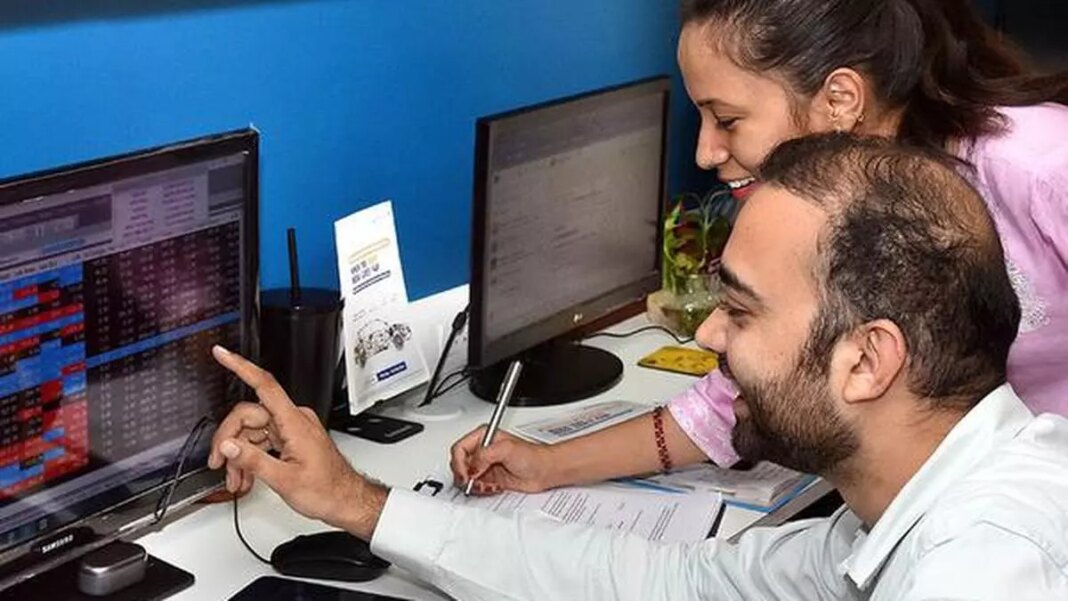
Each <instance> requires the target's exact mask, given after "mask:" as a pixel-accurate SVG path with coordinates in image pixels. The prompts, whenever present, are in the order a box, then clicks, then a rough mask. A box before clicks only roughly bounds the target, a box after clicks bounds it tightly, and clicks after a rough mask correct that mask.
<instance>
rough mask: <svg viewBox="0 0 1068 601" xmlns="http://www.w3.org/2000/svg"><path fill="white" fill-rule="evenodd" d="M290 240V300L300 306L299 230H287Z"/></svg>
mask: <svg viewBox="0 0 1068 601" xmlns="http://www.w3.org/2000/svg"><path fill="white" fill-rule="evenodd" d="M286 237H287V238H288V239H289V300H290V301H292V303H293V304H294V305H299V304H300V267H299V266H298V265H297V230H295V229H293V228H289V229H288V230H286Z"/></svg>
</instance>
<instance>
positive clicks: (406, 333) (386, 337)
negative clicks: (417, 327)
mask: <svg viewBox="0 0 1068 601" xmlns="http://www.w3.org/2000/svg"><path fill="white" fill-rule="evenodd" d="M411 339H412V329H411V328H410V327H408V325H407V324H403V323H394V324H392V325H390V324H389V323H387V322H386V321H385V320H383V319H378V318H374V319H372V320H370V321H368V322H367V323H365V324H363V325H362V326H360V329H359V330H357V331H356V343H355V345H353V349H352V352H353V355H354V357H355V359H356V362H357V363H359V364H360V367H364V366H366V365H367V361H368V360H369V359H370V358H371V357H374V356H375V355H377V354H378V353H381V352H382V351H385V350H387V349H389V347H390V346H392V347H393V348H395V349H397V350H401V349H403V348H404V343H405V342H407V341H409V340H411Z"/></svg>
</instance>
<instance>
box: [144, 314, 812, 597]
mask: <svg viewBox="0 0 1068 601" xmlns="http://www.w3.org/2000/svg"><path fill="white" fill-rule="evenodd" d="M647 324H648V322H647V320H646V319H645V317H644V316H640V317H636V318H633V319H630V320H627V321H625V322H623V323H621V324H619V325H617V326H615V327H613V328H611V329H610V331H614V332H628V331H631V330H634V329H636V328H638V327H640V326H642V325H647ZM589 344H591V345H596V346H600V347H602V348H605V349H608V350H611V351H612V352H614V353H615V354H616V355H617V356H619V358H620V359H622V361H623V365H624V375H623V380H622V381H621V382H620V383H619V384H618V385H616V387H615V388H613V389H611V390H609V391H608V392H606V393H604V394H602V395H600V396H598V397H594V398H592V399H589V400H587V401H583V403H595V402H599V401H605V400H612V399H625V400H630V401H637V402H644V403H650V404H653V403H661V402H664V401H665V400H667V399H668V398H670V397H671V396H672V395H674V394H676V393H678V392H680V391H682V390H684V389H685V388H686V387H687V386H689V385H690V384H692V383H693V382H694V378H692V377H689V376H682V375H676V374H670V373H667V372H661V371H655V370H650V369H646V368H641V367H637V366H636V365H635V364H636V362H637V360H638V359H639V358H640V357H642V356H644V355H645V354H647V353H649V352H651V351H652V350H654V349H656V348H659V347H660V346H663V345H666V344H674V341H673V340H672V339H671V338H670V337H668V336H667V335H666V334H664V333H661V332H655V331H651V332H644V333H641V334H638V335H635V336H633V337H630V338H626V339H613V338H603V337H602V338H595V339H591V340H590V341H589ZM418 396H419V395H418V394H416V395H412V396H409V397H405V398H400V399H397V400H394V401H391V402H389V403H386V404H384V405H383V407H382V408H380V409H376V412H379V413H383V414H388V415H395V416H398V417H407V416H405V415H404V412H405V408H404V407H405V404H411V403H412V402H413V401H414V400H415V398H416V397H418ZM435 403H442V404H448V405H451V406H457V407H461V408H462V409H463V411H464V412H463V414H462V415H461V416H460V417H459V418H456V419H453V420H450V421H438V422H434V421H425V422H424V423H425V426H426V429H425V430H424V431H423V432H422V433H420V434H418V435H416V436H414V437H412V438H409V439H407V440H405V441H402V442H399V443H396V444H393V445H382V444H377V443H373V442H368V441H364V440H361V439H357V438H355V437H352V436H349V435H347V434H342V433H336V432H335V433H333V437H334V440H335V441H336V442H337V444H338V446H339V447H340V449H341V451H342V452H343V453H344V454H345V456H346V457H348V458H349V460H350V461H351V462H352V464H353V466H355V467H356V468H357V469H359V470H360V471H362V472H364V473H366V474H368V475H370V476H371V477H374V478H377V479H378V480H381V481H382V482H384V483H386V484H388V485H390V486H397V487H405V488H410V487H411V486H413V485H414V483H415V482H416V481H417V480H419V479H421V478H422V477H424V476H425V475H427V474H428V473H429V472H431V471H432V470H433V469H435V468H437V467H440V466H444V465H447V462H448V449H449V447H450V446H451V445H452V443H453V442H454V441H455V440H456V439H457V438H459V437H460V436H461V435H462V434H464V433H466V432H468V431H469V430H471V429H473V428H475V427H477V426H478V425H479V424H482V423H485V422H486V421H488V420H489V417H490V413H491V410H492V408H493V407H492V405H491V404H490V403H486V402H484V401H481V400H479V399H477V398H475V397H474V396H473V395H471V394H470V392H469V391H468V390H467V388H466V386H461V387H458V388H456V389H455V390H453V391H452V392H450V393H449V394H448V395H446V396H444V397H442V398H440V399H438V400H436V401H435ZM575 406H578V405H567V406H564V407H556V408H537V409H533V408H532V409H511V410H509V411H508V412H507V413H506V414H505V418H504V422H503V423H502V425H503V426H504V427H507V426H508V425H509V424H510V423H521V422H525V421H529V420H531V419H534V418H539V417H546V416H550V415H553V414H554V413H557V412H560V411H567V410H570V409H573V408H574V407H575ZM649 444H652V433H651V432H650V434H649ZM817 486H819V487H820V488H819V490H810V491H809V494H808V495H806V497H808V500H807V502H805V503H800V504H798V503H794V504H791V507H789V508H786V509H787V511H785V512H784V511H780V512H777V515H767V514H763V513H759V512H755V511H747V510H744V509H738V508H735V507H729V508H728V509H727V511H726V513H725V514H724V517H723V521H722V523H721V525H720V530H719V536H720V537H731V536H733V535H735V534H736V533H738V532H740V531H741V530H743V529H745V528H746V527H748V526H750V525H751V524H753V523H754V522H756V521H757V520H761V523H762V524H768V523H770V522H775V521H779V522H781V521H784V520H785V519H786V518H787V517H788V516H789V515H792V514H793V513H796V512H797V511H800V510H801V509H803V507H804V506H807V504H808V503H811V502H812V501H814V500H815V499H817V498H819V497H820V496H822V494H823V492H826V491H827V490H828V488H827V487H826V486H825V485H817ZM240 517H241V526H242V532H243V534H244V535H245V538H246V539H247V540H248V541H249V544H251V545H252V547H253V548H254V549H256V550H257V551H258V552H259V553H260V554H261V555H263V556H265V557H266V556H269V555H270V553H271V550H272V549H274V547H275V546H277V545H278V544H280V543H283V542H285V541H287V540H289V539H291V538H293V537H294V536H296V535H298V534H302V533H309V532H316V531H320V530H324V529H326V527H325V526H323V525H322V524H320V523H318V522H314V521H311V520H307V519H304V518H302V517H300V516H298V515H297V514H295V513H294V512H293V511H291V510H290V509H289V508H288V507H286V506H285V504H284V503H282V501H281V500H280V499H279V498H278V497H277V496H276V495H275V494H274V493H272V492H270V491H269V490H267V489H266V488H265V487H263V486H261V485H259V484H257V485H256V487H255V488H254V489H253V490H252V492H251V493H250V494H249V495H248V496H246V497H245V498H244V499H242V500H241V501H240ZM138 542H140V543H141V544H143V545H144V546H145V547H146V548H147V549H148V551H149V553H151V554H153V555H156V556H157V557H160V558H162V559H164V560H166V561H168V562H171V563H173V564H175V565H177V566H178V567H181V568H182V569H185V570H188V571H190V572H192V573H193V574H194V575H195V576H196V584H194V585H193V586H192V587H191V588H189V589H186V590H185V591H183V592H181V593H179V594H178V595H177V596H175V597H173V599H175V601H192V600H198V601H200V600H203V601H209V600H210V601H217V600H220V599H226V598H228V597H229V596H230V595H232V594H234V593H236V592H237V591H238V590H240V589H241V588H242V587H244V586H245V585H246V584H248V583H249V582H252V581H253V580H254V579H256V578H257V577H259V576H263V575H268V574H272V573H273V572H272V570H271V569H270V567H268V566H266V565H263V564H261V563H260V562H259V561H258V560H256V559H255V558H254V557H252V556H251V555H249V553H248V551H247V550H245V548H244V547H243V546H242V545H241V542H240V541H239V540H238V539H237V536H236V535H235V534H234V527H233V519H232V508H231V504H230V503H226V504H221V505H213V506H208V507H203V508H200V509H198V510H195V511H193V512H192V513H191V514H190V515H186V516H184V517H182V518H181V519H177V520H175V521H173V522H171V523H166V524H165V525H164V527H163V528H162V530H159V531H156V532H152V533H149V534H147V535H145V536H143V537H141V538H140V540H139V541H138ZM331 584H333V585H335V586H340V587H344V588H351V589H355V590H365V591H369V592H374V593H379V594H386V595H393V596H396V597H401V598H409V599H418V600H442V599H446V598H447V597H445V596H444V595H442V594H441V593H439V592H437V591H436V590H435V589H433V588H431V587H429V586H427V585H425V584H422V583H421V582H419V581H417V580H415V579H414V578H412V577H411V576H409V575H408V574H407V573H406V572H405V571H403V570H401V569H399V568H395V567H394V568H391V569H390V570H389V571H388V572H387V573H386V575H384V576H383V577H381V578H379V579H377V580H375V581H372V582H367V583H360V584H346V583H331Z"/></svg>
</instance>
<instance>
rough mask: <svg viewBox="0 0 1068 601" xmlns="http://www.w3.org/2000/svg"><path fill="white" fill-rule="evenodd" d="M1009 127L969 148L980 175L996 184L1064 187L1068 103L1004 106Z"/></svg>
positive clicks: (1067, 170)
mask: <svg viewBox="0 0 1068 601" xmlns="http://www.w3.org/2000/svg"><path fill="white" fill-rule="evenodd" d="M998 112H999V113H1000V114H1001V115H1002V117H1003V118H1004V124H1005V127H1004V129H1003V130H1002V131H1000V132H998V133H993V135H990V136H984V137H980V138H978V139H976V140H974V141H973V143H972V144H970V146H969V147H968V149H967V151H965V153H964V156H963V157H962V158H964V159H965V160H968V161H969V162H971V163H972V164H973V165H974V167H975V169H976V171H977V175H978V177H979V179H980V181H981V180H986V181H985V183H986V184H988V185H992V184H994V183H995V181H996V180H1000V183H1002V184H1008V181H1006V179H1008V180H1016V183H1019V184H1024V183H1028V184H1031V183H1035V181H1038V183H1042V184H1043V185H1046V186H1054V187H1056V188H1061V187H1062V186H1063V185H1064V184H1066V178H1068V106H1064V105H1057V104H1052V102H1047V104H1042V105H1033V106H1028V107H1002V108H999V109H998Z"/></svg>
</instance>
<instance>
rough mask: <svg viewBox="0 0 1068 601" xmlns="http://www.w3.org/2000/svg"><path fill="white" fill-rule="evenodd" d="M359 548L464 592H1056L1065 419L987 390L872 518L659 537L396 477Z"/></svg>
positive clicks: (916, 599)
mask: <svg viewBox="0 0 1068 601" xmlns="http://www.w3.org/2000/svg"><path fill="white" fill-rule="evenodd" d="M371 547H372V550H373V551H374V552H375V553H376V554H378V555H380V556H381V557H384V558H386V559H388V560H390V561H392V562H393V563H395V564H396V565H398V566H400V567H403V568H406V569H408V570H410V571H412V572H413V573H414V574H415V575H417V576H418V577H420V578H423V579H424V580H426V581H428V582H430V583H432V584H434V585H435V586H437V587H439V588H440V589H442V590H443V591H445V592H446V593H448V594H449V595H451V596H453V597H455V598H457V599H461V600H482V599H485V600H489V599H495V600H496V599H524V600H527V599H529V600H549V599H627V600H629V599H634V600H642V601H649V600H654V599H664V600H671V601H681V600H684V599H716V600H719V599H724V600H735V599H737V600H742V599H744V600H757V599H782V600H805V599H812V600H816V599H821V600H822V599H828V600H829V599H847V600H852V599H870V600H871V601H884V600H885V601H889V600H894V601H902V600H903V601H921V600H930V601H934V600H948V599H953V600H982V601H987V600H989V601H995V600H997V601H1001V600H1010V599H1011V600H1013V601H1016V600H1019V601H1029V600H1036V601H1037V600H1053V599H1058V600H1068V419H1065V418H1062V417H1059V416H1053V415H1041V416H1038V417H1035V416H1034V415H1032V414H1031V412H1030V411H1029V410H1028V409H1027V407H1026V406H1024V404H1023V402H1021V401H1020V399H1019V398H1018V397H1017V396H1016V394H1015V393H1014V392H1013V391H1012V388H1011V387H1009V386H1008V385H1005V386H1002V387H1000V388H998V389H996V390H994V391H993V392H991V393H990V394H989V395H987V396H986V397H985V398H984V399H983V400H982V401H981V402H980V403H979V404H978V405H977V406H976V407H975V408H974V409H972V410H971V411H970V412H969V413H968V414H967V415H966V416H965V417H964V418H963V419H962V420H961V421H960V422H959V423H958V424H957V425H956V426H955V427H954V428H953V429H952V430H951V431H950V433H949V435H948V436H947V437H946V439H945V440H944V441H943V442H942V444H941V445H939V447H938V448H937V450H936V451H935V452H934V454H933V455H932V456H931V457H930V459H928V461H927V462H926V463H925V464H924V465H923V467H922V468H921V469H920V470H919V471H918V472H917V473H916V475H915V476H913V478H912V479H911V480H910V481H909V482H908V484H906V485H905V487H904V488H903V489H902V490H901V492H900V493H899V494H898V495H897V497H895V499H894V500H893V502H892V503H891V504H890V506H889V507H888V508H887V510H886V512H885V513H884V514H883V515H882V517H881V518H880V519H879V521H878V522H877V523H876V524H875V525H874V526H873V527H872V528H871V529H870V530H867V529H866V528H865V527H864V525H863V524H862V523H861V522H860V520H859V519H858V518H857V517H856V516H855V515H854V514H853V513H852V512H851V511H849V510H848V509H847V508H842V509H841V510H839V511H838V512H837V513H836V514H835V515H833V516H831V517H829V518H823V519H815V520H805V521H801V522H795V523H791V524H787V525H785V526H781V527H777V528H754V529H752V530H750V531H748V532H746V533H745V534H744V535H742V537H741V538H740V540H739V541H738V543H737V544H731V543H727V542H725V541H718V540H709V541H705V542H703V543H700V544H687V545H678V544H675V545H669V544H659V543H654V542H650V541H647V540H645V539H642V538H640V537H637V536H633V535H627V534H622V533H618V532H612V531H608V530H597V529H591V528H585V527H581V526H573V525H564V524H559V523H556V522H553V521H550V520H547V519H542V518H538V517H535V516H529V515H527V516H524V515H517V516H511V517H508V516H501V515H498V514H495V513H491V512H488V511H483V510H477V509H472V508H466V507H459V506H455V505H451V504H448V503H445V502H443V501H440V500H437V499H434V498H430V497H425V496H422V495H418V494H415V493H411V492H408V491H403V490H393V491H391V492H390V495H389V499H388V501H387V502H386V506H385V509H384V511H383V513H382V516H381V518H380V519H379V522H378V526H377V529H376V531H375V535H374V539H373V540H372V542H371Z"/></svg>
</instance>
